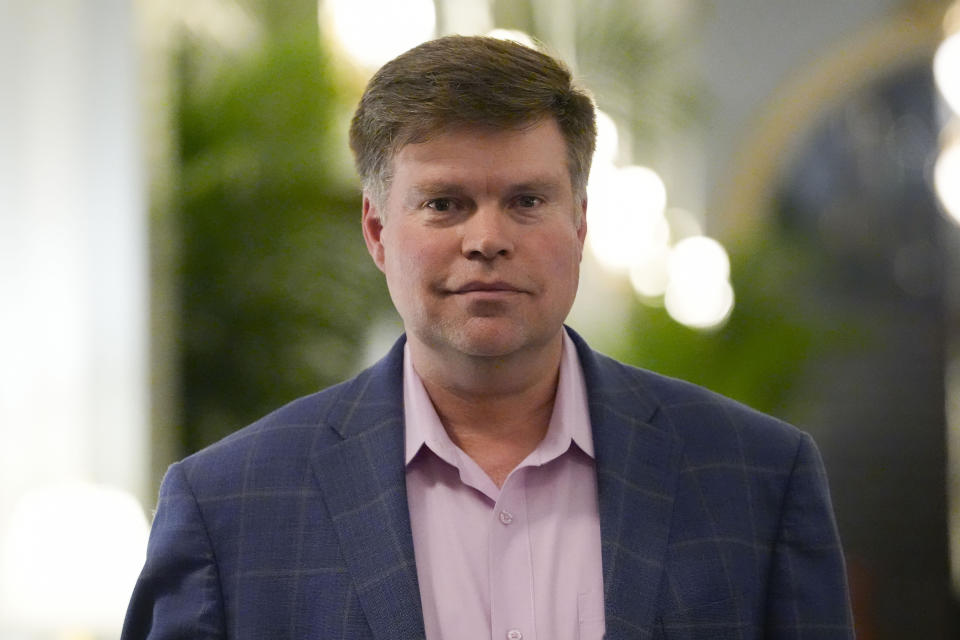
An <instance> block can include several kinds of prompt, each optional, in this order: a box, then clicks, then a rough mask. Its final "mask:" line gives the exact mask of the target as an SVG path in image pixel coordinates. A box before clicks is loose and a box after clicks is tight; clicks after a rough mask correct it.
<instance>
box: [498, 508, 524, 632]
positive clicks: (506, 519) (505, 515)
mask: <svg viewBox="0 0 960 640" xmlns="http://www.w3.org/2000/svg"><path fill="white" fill-rule="evenodd" d="M500 522H502V523H503V524H510V523H511V522H513V514H512V513H510V512H509V511H501V512H500ZM514 632H516V633H520V632H519V631H517V630H516V629H511V630H510V631H509V632H508V633H507V637H508V638H510V640H520V638H521V637H523V636H519V635H518V636H511V635H510V634H511V633H514Z"/></svg>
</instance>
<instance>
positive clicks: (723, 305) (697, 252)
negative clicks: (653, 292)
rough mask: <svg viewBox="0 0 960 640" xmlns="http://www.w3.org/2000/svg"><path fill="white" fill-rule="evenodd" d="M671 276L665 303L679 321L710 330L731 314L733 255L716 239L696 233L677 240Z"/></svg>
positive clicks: (689, 325) (671, 265)
mask: <svg viewBox="0 0 960 640" xmlns="http://www.w3.org/2000/svg"><path fill="white" fill-rule="evenodd" d="M668 279H669V282H668V284H667V287H666V292H665V294H664V306H665V307H666V309H667V313H669V314H670V317H672V318H673V319H674V320H676V321H677V322H679V323H681V324H684V325H686V326H688V327H692V328H695V329H710V328H714V327H718V326H720V325H721V324H723V323H724V322H725V321H726V320H727V318H728V317H729V316H730V313H731V311H732V310H733V287H732V286H731V284H730V258H729V257H728V256H727V252H726V250H725V249H724V248H723V246H722V245H721V244H720V243H719V242H717V241H716V240H714V239H712V238H708V237H706V236H695V237H692V238H686V239H684V240H681V241H680V242H678V243H677V244H676V246H674V247H673V249H672V250H671V251H670V258H669V264H668Z"/></svg>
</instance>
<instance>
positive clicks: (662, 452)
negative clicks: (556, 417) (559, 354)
mask: <svg viewBox="0 0 960 640" xmlns="http://www.w3.org/2000/svg"><path fill="white" fill-rule="evenodd" d="M570 335H571V337H572V338H573V340H574V342H575V344H576V345H577V349H578V351H579V354H580V364H581V366H582V367H583V373H584V378H585V380H586V384H587V395H588V398H589V403H590V422H591V425H592V427H593V441H594V447H595V448H596V464H597V493H598V498H599V500H598V502H599V508H600V538H601V546H602V557H603V584H604V613H605V618H606V626H607V636H606V637H608V638H618V637H635V636H637V633H638V631H639V630H645V631H647V632H652V626H653V624H654V615H655V613H656V610H655V607H656V604H657V602H658V600H659V591H660V583H661V580H662V574H663V567H664V563H665V556H666V548H667V540H668V536H669V532H670V520H671V515H672V512H673V500H674V492H675V489H676V482H677V476H678V474H679V469H680V460H681V455H682V447H681V443H680V441H679V439H678V438H677V437H676V436H674V435H673V434H672V433H670V432H668V431H666V430H665V429H664V428H663V427H661V426H659V425H657V424H656V423H655V422H654V418H655V416H656V414H657V411H658V410H659V407H660V403H659V401H658V400H657V399H656V398H655V397H654V396H653V395H652V394H651V392H650V391H649V390H648V389H646V388H645V387H643V386H642V385H641V384H640V383H639V381H638V380H639V376H637V375H636V373H635V372H636V370H633V369H631V368H630V367H627V366H625V365H623V364H621V363H619V362H616V361H614V360H611V359H610V358H607V357H606V356H602V355H600V354H597V353H596V352H594V351H593V350H592V349H590V348H589V346H587V344H586V342H585V341H584V340H583V338H581V337H580V336H579V335H577V334H576V333H575V332H573V331H570Z"/></svg>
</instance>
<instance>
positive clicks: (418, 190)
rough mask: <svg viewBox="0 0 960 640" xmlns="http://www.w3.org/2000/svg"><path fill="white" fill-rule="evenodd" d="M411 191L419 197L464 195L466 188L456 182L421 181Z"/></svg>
mask: <svg viewBox="0 0 960 640" xmlns="http://www.w3.org/2000/svg"><path fill="white" fill-rule="evenodd" d="M410 191H411V192H412V193H414V194H415V195H417V196H419V197H430V196H434V197H436V196H458V195H462V194H463V193H464V192H465V191H466V189H464V188H463V185H460V184H457V183H455V182H421V183H419V184H415V185H413V186H412V187H411V189H410Z"/></svg>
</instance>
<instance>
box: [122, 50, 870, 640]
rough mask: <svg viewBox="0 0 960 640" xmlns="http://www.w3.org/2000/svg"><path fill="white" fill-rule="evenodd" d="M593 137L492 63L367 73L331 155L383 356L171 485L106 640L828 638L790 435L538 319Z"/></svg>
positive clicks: (559, 86) (550, 63) (559, 316)
mask: <svg viewBox="0 0 960 640" xmlns="http://www.w3.org/2000/svg"><path fill="white" fill-rule="evenodd" d="M594 139H595V124H594V108H593V105H592V102H591V101H590V99H589V97H588V96H587V95H585V94H584V93H583V92H581V91H580V90H578V89H577V88H575V87H574V86H572V84H571V79H570V75H569V73H568V71H567V70H566V69H565V68H563V67H562V66H561V65H560V64H559V63H558V62H556V61H555V60H553V59H551V58H549V57H548V56H545V55H543V54H541V53H539V52H536V51H534V50H532V49H529V48H526V47H523V46H521V45H518V44H514V43H509V42H502V41H497V40H492V39H488V38H465V37H449V38H442V39H440V40H436V41H432V42H428V43H426V44H423V45H420V46H419V47H416V48H415V49H413V50H411V51H409V52H407V53H406V54H404V55H402V56H400V57H399V58H397V59H395V60H394V61H392V62H390V63H388V64H387V65H386V66H384V67H383V68H382V69H381V70H380V71H379V72H378V73H377V74H376V75H375V76H374V78H373V79H372V80H371V82H370V84H369V86H368V87H367V90H366V92H365V94H364V96H363V98H362V100H361V103H360V106H359V108H358V110H357V113H356V115H355V117H354V121H353V125H352V128H351V147H352V148H353V150H354V153H355V156H356V160H357V167H358V170H359V172H360V175H361V178H362V181H363V194H364V195H363V218H362V228H363V235H364V238H365V240H366V243H367V247H368V249H369V251H370V254H371V256H372V257H373V259H374V261H375V262H376V264H377V266H378V267H379V268H380V269H381V270H382V271H383V272H384V274H385V276H386V280H387V284H388V287H389V290H390V294H391V297H392V299H393V302H394V304H395V306H396V307H397V310H398V311H399V313H400V315H401V317H402V318H403V322H404V327H405V330H406V334H405V338H401V340H400V341H398V343H397V344H396V345H395V346H394V348H393V349H392V351H391V352H390V353H389V354H388V355H387V356H386V358H385V359H384V360H382V361H381V362H379V363H378V364H376V365H375V366H373V367H372V368H371V369H368V370H367V371H365V372H363V373H361V374H360V375H359V376H357V377H356V378H354V379H353V380H350V381H348V382H346V383H343V384H341V385H338V386H336V387H333V388H331V389H327V390H325V391H322V392H320V393H318V394H315V395H312V396H309V397H306V398H302V399H300V400H297V401H295V402H293V403H292V404H290V405H288V406H286V407H284V408H282V409H280V410H278V411H276V412H274V413H273V414H271V415H269V416H267V417H266V418H263V419H262V420H260V421H259V422H257V423H255V424H253V425H251V426H249V427H247V428H246V429H243V430H241V431H239V432H237V433H236V434H234V435H232V436H230V437H228V438H226V439H225V440H223V441H221V442H220V443H218V444H216V445H214V446H212V447H210V448H208V449H206V450H204V451H202V452H200V453H198V454H195V455H193V456H191V457H189V458H187V459H185V460H183V461H181V462H179V463H177V464H174V465H173V466H171V468H170V470H169V471H168V473H167V476H166V478H165V480H164V483H163V486H162V488H161V491H160V501H159V505H158V510H157V514H156V517H155V520H154V525H153V531H152V533H151V539H150V547H149V551H148V557H147V561H146V564H145V566H144V569H143V573H142V575H141V577H140V580H139V582H138V584H137V587H136V589H135V591H134V594H133V598H132V600H131V604H130V609H129V611H128V615H127V620H126V625H125V628H124V636H123V637H124V638H126V639H129V640H133V639H134V638H155V639H158V640H159V639H165V638H257V639H260V638H323V639H328V638H351V639H353V638H379V639H383V640H386V639H394V638H423V637H427V638H456V639H471V638H494V639H501V638H506V639H507V640H522V639H527V640H531V639H534V638H539V639H541V640H545V639H546V640H559V639H574V638H600V637H606V638H611V639H612V638H711V639H716V638H801V637H803V638H849V637H852V631H851V627H850V615H849V611H848V607H847V596H846V586H845V578H844V567H843V559H842V554H841V550H840V547H839V544H838V540H837V534H836V529H835V525H834V521H833V516H832V513H831V507H830V503H829V497H828V492H827V485H826V479H825V477H824V472H823V468H822V464H821V462H820V459H819V455H818V453H817V451H816V448H815V447H814V445H813V443H812V441H811V440H810V438H809V437H808V436H806V435H804V434H802V433H800V432H799V431H797V430H795V429H794V428H792V427H790V426H788V425H785V424H783V423H781V422H778V421H776V420H774V419H773V418H769V417H766V416H763V415H761V414H758V413H755V412H753V411H751V410H749V409H747V408H745V407H743V406H741V405H739V404H736V403H734V402H732V401H730V400H727V399H724V398H721V397H719V396H717V395H714V394H712V393H710V392H708V391H706V390H703V389H700V388H697V387H694V386H692V385H689V384H687V383H683V382H679V381H676V380H671V379H667V378H663V377H661V376H658V375H656V374H653V373H650V372H646V371H642V370H638V369H634V368H631V367H628V366H626V365H623V364H620V363H617V362H615V361H613V360H610V359H608V358H606V357H604V356H602V355H600V354H597V353H595V352H593V351H591V350H590V348H589V347H588V346H587V345H586V344H585V343H584V341H583V340H582V339H581V338H580V337H579V336H577V335H576V334H575V333H574V332H573V331H572V330H569V329H567V328H565V327H564V325H563V321H564V319H565V317H566V315H567V313H568V311H569V310H570V307H571V305H572V303H573V299H574V296H575V293H576V289H577V282H578V275H579V263H580V258H581V255H582V250H583V242H584V237H585V234H586V230H587V199H586V188H585V187H586V179H587V175H588V173H589V168H590V160H591V156H592V153H593V148H594ZM604 633H605V634H606V635H605V636H604Z"/></svg>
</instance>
